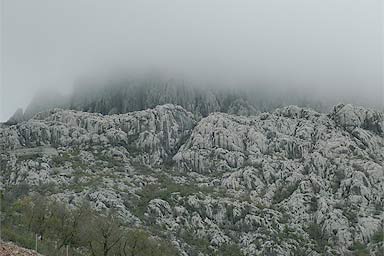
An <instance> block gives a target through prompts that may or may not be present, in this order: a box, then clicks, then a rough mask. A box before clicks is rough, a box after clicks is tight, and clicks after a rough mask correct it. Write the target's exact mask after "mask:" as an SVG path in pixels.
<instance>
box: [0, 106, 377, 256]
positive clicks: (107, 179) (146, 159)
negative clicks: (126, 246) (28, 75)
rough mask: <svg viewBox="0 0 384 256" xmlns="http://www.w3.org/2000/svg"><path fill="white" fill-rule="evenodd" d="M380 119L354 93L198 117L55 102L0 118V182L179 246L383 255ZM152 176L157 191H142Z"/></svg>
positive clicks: (169, 109) (162, 109)
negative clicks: (326, 105)
mask: <svg viewBox="0 0 384 256" xmlns="http://www.w3.org/2000/svg"><path fill="white" fill-rule="evenodd" d="M383 131H384V118H383V113H381V112H378V111H374V110H370V109H365V108H362V107H356V106H353V105H350V104H340V105H337V106H335V107H334V108H333V110H332V111H331V112H330V113H328V114H323V113H319V112H316V111H314V110H311V109H308V108H300V107H297V106H288V107H283V108H280V109H276V110H275V111H273V112H264V113H260V114H256V115H254V116H241V115H232V114H228V113H219V112H213V113H210V114H209V115H208V116H206V117H203V118H201V117H197V116H196V115H194V114H192V113H191V112H189V111H187V110H185V109H184V108H182V107H180V106H175V105H172V104H166V105H160V106H157V107H155V108H153V109H147V110H141V111H136V112H130V113H126V114H114V115H101V114H97V113H87V112H79V111H74V110H62V109H53V110H50V111H46V112H41V113H39V114H36V115H35V116H34V117H33V118H31V119H30V120H28V121H25V122H21V123H18V124H16V125H10V126H8V125H7V126H5V127H2V128H0V152H1V163H2V165H1V167H2V168H1V170H2V173H3V175H2V183H3V187H13V186H17V185H18V184H19V185H20V184H28V186H29V189H28V190H27V191H26V192H25V193H27V194H28V193H35V192H38V191H39V187H40V186H41V184H51V185H52V186H53V187H54V189H53V190H52V191H54V192H44V193H48V196H49V197H51V198H54V199H57V200H60V201H62V202H67V203H68V204H69V205H73V206H76V205H78V204H79V203H80V202H81V201H82V200H84V199H86V200H87V201H89V202H90V203H91V204H92V206H93V207H94V208H95V209H97V210H99V211H102V210H103V209H116V210H117V211H118V212H119V216H120V218H122V220H124V221H125V223H126V225H134V226H141V227H151V226H155V227H157V228H159V229H160V230H162V232H164V233H166V234H168V235H169V237H170V240H171V241H172V242H173V243H174V244H176V248H178V250H179V251H180V253H182V254H183V255H196V254H197V253H199V252H200V253H203V255H204V254H205V255H210V254H212V253H213V252H215V251H216V250H217V249H218V248H220V247H221V246H223V245H225V244H236V245H237V246H239V248H240V249H241V252H242V253H243V254H244V255H255V254H261V255H268V254H270V253H272V254H275V255H291V254H297V253H298V252H299V251H300V252H301V253H304V254H307V255H321V254H323V253H326V254H330V255H342V254H345V253H348V252H352V251H353V250H355V249H354V248H355V247H354V245H355V244H356V243H359V244H361V245H363V246H364V248H363V249H364V250H365V251H368V252H369V253H371V254H374V253H377V255H379V254H380V251H381V250H382V248H383V242H382V241H375V240H373V238H372V237H375V234H377V233H378V232H380V230H381V227H382V226H383V221H384V211H383V204H382V202H383V199H384V198H383V194H384V193H383V191H384V164H383V163H384V133H383ZM74 187H76V189H74ZM153 187H155V188H157V190H155V191H157V192H158V195H157V194H156V193H153V191H152V192H150V191H148V192H149V194H145V193H147V192H146V191H147V190H148V189H153ZM313 229H316V230H320V231H319V232H320V234H321V237H317V236H316V235H314V234H313V232H312V231H313ZM183 230H188V232H190V233H191V234H193V235H194V236H196V238H198V239H201V240H204V241H208V242H209V246H208V249H207V250H208V251H205V250H204V249H203V248H201V247H199V246H198V245H196V244H195V243H194V242H193V241H192V240H190V238H187V236H186V234H185V231H183ZM322 240H324V241H326V243H325V244H324V243H322V242H321V241H322Z"/></svg>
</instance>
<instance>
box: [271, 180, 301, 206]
mask: <svg viewBox="0 0 384 256" xmlns="http://www.w3.org/2000/svg"><path fill="white" fill-rule="evenodd" d="M298 186H299V182H295V183H292V184H289V185H287V186H281V187H280V188H278V189H277V190H276V192H275V194H274V195H273V198H272V203H273V204H278V203H280V202H282V201H284V200H285V199H287V198H288V197H290V196H291V195H292V194H293V192H295V190H296V189H297V188H298Z"/></svg>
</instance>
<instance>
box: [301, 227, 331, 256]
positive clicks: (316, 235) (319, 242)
mask: <svg viewBox="0 0 384 256" xmlns="http://www.w3.org/2000/svg"><path fill="white" fill-rule="evenodd" d="M306 231H307V233H308V235H309V238H310V239H312V240H314V241H315V243H316V244H315V247H314V250H315V251H317V252H318V253H324V252H325V247H326V246H327V245H328V237H327V236H326V235H325V234H324V233H323V231H322V229H321V226H320V225H319V224H317V223H311V224H309V225H308V227H307V229H306Z"/></svg>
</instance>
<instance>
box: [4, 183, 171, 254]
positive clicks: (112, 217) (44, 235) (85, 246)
mask: <svg viewBox="0 0 384 256" xmlns="http://www.w3.org/2000/svg"><path fill="white" fill-rule="evenodd" d="M1 197H2V198H1V199H2V200H1V201H2V209H1V210H2V211H1V227H2V239H3V240H6V241H12V242H15V243H16V244H18V245H20V246H22V247H26V248H31V249H36V244H37V250H38V252H39V253H42V254H45V255H65V253H66V251H67V250H68V254H69V255H79V256H80V255H92V256H99V255H100V256H108V255H115V256H141V255H142V256H144V255H145V256H147V255H149V256H150V255H159V256H161V255H177V250H176V249H175V248H174V247H173V246H172V245H171V244H170V242H168V241H166V240H165V239H161V238H158V237H154V236H152V235H151V234H150V233H149V232H148V231H145V230H142V229H137V228H133V227H126V226H124V225H123V223H122V222H121V220H120V219H119V218H118V216H117V215H116V213H115V212H113V211H108V212H102V213H100V212H96V211H95V210H93V209H92V208H91V207H90V206H89V204H87V203H83V204H82V205H81V206H80V207H77V208H73V209H72V208H68V206H66V205H64V204H63V203H62V202H58V201H55V200H50V199H49V198H48V197H46V196H44V195H41V194H34V195H20V194H19V193H18V192H17V191H14V190H12V189H11V190H7V192H5V193H3V194H2V195H1ZM36 241H37V242H36Z"/></svg>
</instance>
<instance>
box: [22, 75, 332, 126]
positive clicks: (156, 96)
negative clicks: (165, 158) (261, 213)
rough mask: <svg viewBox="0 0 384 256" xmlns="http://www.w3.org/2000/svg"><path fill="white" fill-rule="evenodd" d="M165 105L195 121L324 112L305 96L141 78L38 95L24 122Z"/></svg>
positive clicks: (259, 89) (90, 84) (30, 106)
mask: <svg viewBox="0 0 384 256" xmlns="http://www.w3.org/2000/svg"><path fill="white" fill-rule="evenodd" d="M87 84H88V85H87ZM287 94H288V93H287ZM168 103H171V104H175V105H180V106H182V107H183V108H184V109H186V110H188V111H190V112H192V113H193V114H194V115H196V116H198V117H206V116H207V115H208V114H210V113H213V112H225V113H229V114H235V115H247V116H249V115H255V114H257V113H258V112H259V111H271V110H273V109H275V108H277V107H279V106H282V105H284V104H285V105H288V104H296V105H301V106H308V105H309V106H311V107H313V108H316V109H318V110H319V109H321V110H324V109H325V107H324V106H322V104H320V103H319V102H316V101H314V100H312V101H308V99H307V100H305V97H304V95H302V96H298V95H288V96H287V95H285V96H281V97H279V96H276V93H275V92H272V91H268V89H265V88H264V89H262V88H257V89H251V88H249V87H244V88H237V89H230V88H226V87H225V86H207V85H200V86H198V85H196V84H191V83H187V82H185V81H183V80H175V79H162V78H157V77H156V78H151V77H142V78H136V79H122V80H113V79H112V80H111V81H110V80H108V79H107V80H106V81H104V80H103V79H99V80H97V81H93V82H89V81H88V82H86V81H84V82H83V83H81V85H79V86H77V87H76V88H75V89H74V91H73V93H72V94H71V95H70V96H69V97H63V96H61V95H59V94H57V93H54V92H44V93H42V92H39V93H38V95H37V96H36V97H35V99H34V100H33V101H32V103H31V104H30V105H29V106H28V107H27V109H26V110H25V114H24V116H23V118H24V120H28V119H30V118H32V116H33V115H34V114H36V113H38V112H42V111H47V110H50V109H53V108H64V109H73V110H80V111H85V112H92V113H101V114H121V113H128V112H132V111H138V110H144V109H148V108H154V107H155V106H157V105H163V104H168ZM323 103H325V102H323Z"/></svg>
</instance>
